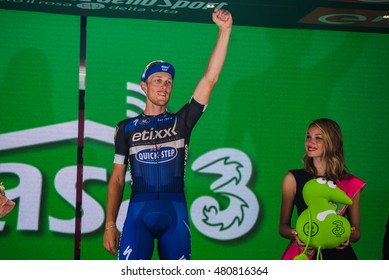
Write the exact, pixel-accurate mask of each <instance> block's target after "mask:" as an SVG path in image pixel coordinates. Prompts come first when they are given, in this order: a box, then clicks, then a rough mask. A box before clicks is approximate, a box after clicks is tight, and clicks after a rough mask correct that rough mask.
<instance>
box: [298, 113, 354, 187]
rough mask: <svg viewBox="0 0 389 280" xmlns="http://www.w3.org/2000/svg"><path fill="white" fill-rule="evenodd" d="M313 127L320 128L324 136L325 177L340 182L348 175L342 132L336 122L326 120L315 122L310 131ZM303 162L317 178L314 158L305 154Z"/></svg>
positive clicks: (308, 170)
mask: <svg viewBox="0 0 389 280" xmlns="http://www.w3.org/2000/svg"><path fill="white" fill-rule="evenodd" d="M312 126H316V127H317V128H319V129H320V131H321V133H322V135H323V141H324V153H323V159H324V160H325V162H326V170H325V174H324V176H325V177H326V178H327V179H330V180H333V181H334V182H338V181H340V180H341V179H343V178H344V177H345V175H347V173H348V172H347V167H346V164H345V160H344V151H343V136H342V131H341V129H340V127H339V125H338V124H337V123H336V122H335V121H333V120H330V119H326V118H322V119H318V120H315V121H313V122H312V123H311V124H310V125H309V126H308V130H309V128H311V127H312ZM303 161H304V169H305V170H306V171H307V172H309V173H310V174H312V175H313V176H317V170H316V168H315V166H314V164H313V158H310V157H308V155H307V153H306V152H305V154H304V157H303Z"/></svg>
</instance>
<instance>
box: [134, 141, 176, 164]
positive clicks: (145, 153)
mask: <svg viewBox="0 0 389 280" xmlns="http://www.w3.org/2000/svg"><path fill="white" fill-rule="evenodd" d="M176 156H177V150H176V149H175V148H173V147H163V146H162V145H158V146H157V147H153V148H151V149H150V148H148V149H144V150H141V151H139V152H137V153H136V155H135V158H136V160H137V161H140V162H143V163H157V162H158V163H163V162H166V161H170V160H172V159H174V158H175V157H176Z"/></svg>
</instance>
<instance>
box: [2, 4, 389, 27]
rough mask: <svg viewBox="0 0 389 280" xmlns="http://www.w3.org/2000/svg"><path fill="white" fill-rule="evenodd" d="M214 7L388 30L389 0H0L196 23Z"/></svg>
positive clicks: (289, 20)
mask: <svg viewBox="0 0 389 280" xmlns="http://www.w3.org/2000/svg"><path fill="white" fill-rule="evenodd" d="M213 7H217V8H222V9H228V10H230V11H231V12H232V13H233V17H234V24H235V25H243V26H257V27H274V28H294V29H324V30H336V31H356V32H371V33H389V0H225V1H220V2H216V1H212V0H211V1H208V0H206V1H193V0H190V1H189V0H188V1H187V0H0V8H1V9H12V10H23V11H35V12H49V13H58V14H68V15H80V16H98V17H112V18H138V19H152V20H167V21H186V22H199V23H209V22H210V16H209V14H210V13H211V11H212V9H213Z"/></svg>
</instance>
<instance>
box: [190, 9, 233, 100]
mask: <svg viewBox="0 0 389 280" xmlns="http://www.w3.org/2000/svg"><path fill="white" fill-rule="evenodd" d="M212 20H213V22H214V23H215V24H216V25H217V26H218V27H219V34H218V37H217V41H216V45H215V47H214V49H213V51H212V53H211V56H210V58H209V61H208V65H207V68H206V70H205V73H204V75H203V76H202V78H201V79H200V81H199V83H198V84H197V86H196V89H195V91H194V93H193V98H194V99H195V100H196V101H197V102H199V103H200V104H203V105H206V104H208V102H209V98H210V97H211V93H212V90H213V88H214V86H215V84H216V82H217V80H218V79H219V75H220V72H221V70H222V68H223V65H224V61H225V58H226V55H227V49H228V42H229V40H230V34H231V30H232V15H231V14H230V12H229V11H227V10H219V9H215V10H214V12H213V14H212Z"/></svg>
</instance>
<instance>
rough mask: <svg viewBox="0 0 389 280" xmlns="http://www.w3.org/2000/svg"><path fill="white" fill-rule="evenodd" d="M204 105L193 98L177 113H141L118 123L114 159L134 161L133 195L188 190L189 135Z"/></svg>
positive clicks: (127, 162) (117, 161)
mask: <svg viewBox="0 0 389 280" xmlns="http://www.w3.org/2000/svg"><path fill="white" fill-rule="evenodd" d="M204 109H205V106H204V105H201V104H199V103H198V102H196V101H195V100H194V99H193V98H192V99H191V100H190V101H189V103H187V104H186V105H185V106H183V107H182V108H181V109H180V110H179V111H178V112H177V113H176V114H172V113H168V112H165V113H163V114H161V115H158V116H147V115H144V114H141V115H139V116H137V117H134V118H130V119H126V120H123V121H121V122H119V123H118V125H117V127H116V135H115V159H114V163H119V164H129V165H130V172H131V177H132V195H133V196H134V195H136V194H145V193H153V194H159V193H183V192H184V175H185V166H186V161H187V154H188V146H189V138H190V134H191V132H192V129H193V127H194V126H195V124H196V123H197V121H198V120H199V118H200V116H201V115H202V113H203V111H204Z"/></svg>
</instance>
